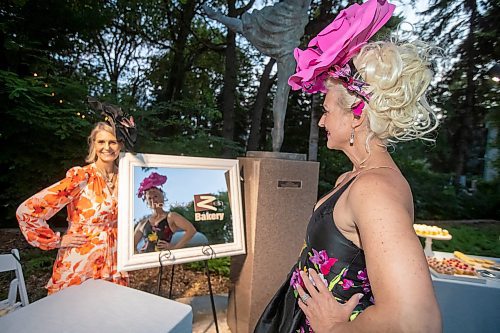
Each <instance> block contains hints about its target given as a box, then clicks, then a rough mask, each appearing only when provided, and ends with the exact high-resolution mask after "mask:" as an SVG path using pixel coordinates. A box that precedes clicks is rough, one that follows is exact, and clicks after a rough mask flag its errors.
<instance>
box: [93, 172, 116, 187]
mask: <svg viewBox="0 0 500 333" xmlns="http://www.w3.org/2000/svg"><path fill="white" fill-rule="evenodd" d="M97 171H99V173H100V174H101V176H102V178H104V182H105V183H106V186H107V187H108V188H109V189H110V190H111V192H113V190H114V188H115V176H116V173H115V172H113V173H109V172H107V171H106V170H101V169H99V168H97ZM103 171H104V172H103Z"/></svg>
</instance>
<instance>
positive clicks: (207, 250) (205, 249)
mask: <svg viewBox="0 0 500 333" xmlns="http://www.w3.org/2000/svg"><path fill="white" fill-rule="evenodd" d="M201 252H202V253H203V254H204V255H206V256H207V257H209V258H208V259H207V260H204V262H205V274H206V275H207V283H208V291H209V292H210V303H211V305H212V315H213V317H214V322H215V331H216V332H217V333H219V324H218V322H217V311H216V309H215V301H214V293H213V291H212V282H211V280H210V271H209V269H208V260H209V259H213V258H215V252H214V250H213V249H212V247H211V246H210V245H204V246H203V247H202V249H201ZM162 258H164V259H167V260H173V256H172V252H170V250H166V251H162V252H160V253H159V254H158V262H159V263H160V270H159V271H158V287H157V291H156V294H157V295H158V296H161V294H160V290H161V281H162V277H163V263H162ZM174 269H175V264H174V265H172V271H171V275H170V291H169V293H168V298H170V299H171V298H172V286H173V282H174Z"/></svg>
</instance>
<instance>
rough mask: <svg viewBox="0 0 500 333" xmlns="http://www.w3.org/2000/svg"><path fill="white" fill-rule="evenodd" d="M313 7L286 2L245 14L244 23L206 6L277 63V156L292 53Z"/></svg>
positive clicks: (298, 0) (303, 0)
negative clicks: (310, 8) (309, 10)
mask: <svg viewBox="0 0 500 333" xmlns="http://www.w3.org/2000/svg"><path fill="white" fill-rule="evenodd" d="M310 4H311V0H283V1H281V2H278V3H276V4H274V5H272V6H266V7H264V8H262V9H260V10H254V11H252V12H251V13H244V14H243V15H242V16H241V19H239V18H235V17H228V16H225V15H223V14H222V13H220V12H218V11H216V10H213V9H212V8H210V7H208V6H207V5H204V6H203V9H204V10H205V12H206V13H207V15H208V16H209V17H210V18H212V19H214V20H217V21H219V22H221V23H222V24H224V25H225V26H227V27H228V28H229V29H231V30H232V31H234V32H237V33H240V34H242V35H243V36H244V37H245V38H246V39H248V40H249V41H250V42H251V43H252V44H253V45H254V46H255V47H256V48H257V49H258V50H259V51H260V52H262V53H263V54H265V55H267V56H269V57H271V58H274V59H276V63H277V65H278V83H277V87H276V96H275V97H274V102H273V119H274V126H273V130H272V133H271V134H272V138H273V151H275V152H278V151H279V150H280V148H281V145H282V143H283V132H284V128H283V126H284V122H285V115H286V107H287V100H288V93H289V92H290V86H289V85H288V78H289V77H290V76H291V75H292V74H293V73H294V72H295V59H294V57H293V51H294V49H295V48H296V47H298V46H299V44H300V38H301V37H302V36H303V35H304V28H305V26H306V24H307V22H308V15H307V11H308V9H309V6H310Z"/></svg>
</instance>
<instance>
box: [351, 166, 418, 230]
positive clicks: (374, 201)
mask: <svg viewBox="0 0 500 333" xmlns="http://www.w3.org/2000/svg"><path fill="white" fill-rule="evenodd" d="M347 200H348V205H349V207H350V208H351V211H352V213H353V216H355V220H356V221H357V222H360V223H361V222H363V221H367V220H370V221H373V220H380V219H383V220H384V223H391V222H389V221H391V220H392V221H394V222H397V221H401V220H407V221H408V222H410V223H411V222H412V221H413V198H412V194H411V189H410V186H409V184H408V182H407V181H406V179H405V178H404V176H403V175H402V174H401V173H400V172H398V171H396V170H393V169H388V168H383V169H376V170H369V171H367V172H363V173H361V174H360V175H359V176H358V177H357V179H356V180H355V181H354V182H353V184H352V185H351V188H350V190H349V194H348V198H347Z"/></svg>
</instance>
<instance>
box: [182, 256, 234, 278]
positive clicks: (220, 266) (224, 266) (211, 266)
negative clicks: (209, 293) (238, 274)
mask: <svg viewBox="0 0 500 333" xmlns="http://www.w3.org/2000/svg"><path fill="white" fill-rule="evenodd" d="M230 266H231V259H230V258H229V257H225V258H215V259H210V260H208V270H209V271H210V273H215V274H218V275H222V276H225V277H229V271H230ZM186 267H187V268H189V269H192V270H195V271H204V270H205V262H204V261H195V262H191V263H188V264H186Z"/></svg>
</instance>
